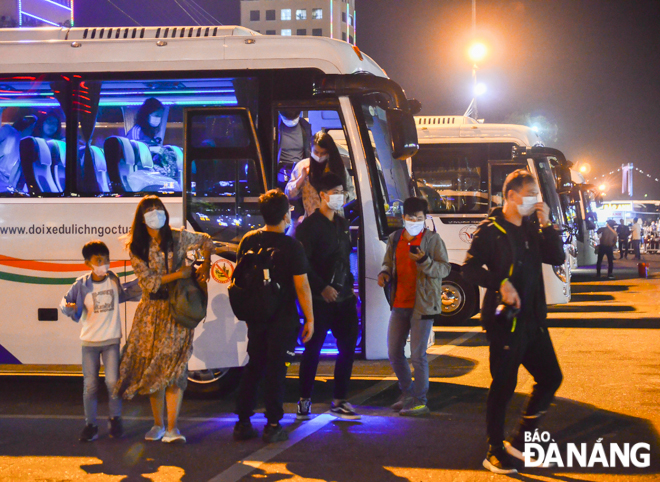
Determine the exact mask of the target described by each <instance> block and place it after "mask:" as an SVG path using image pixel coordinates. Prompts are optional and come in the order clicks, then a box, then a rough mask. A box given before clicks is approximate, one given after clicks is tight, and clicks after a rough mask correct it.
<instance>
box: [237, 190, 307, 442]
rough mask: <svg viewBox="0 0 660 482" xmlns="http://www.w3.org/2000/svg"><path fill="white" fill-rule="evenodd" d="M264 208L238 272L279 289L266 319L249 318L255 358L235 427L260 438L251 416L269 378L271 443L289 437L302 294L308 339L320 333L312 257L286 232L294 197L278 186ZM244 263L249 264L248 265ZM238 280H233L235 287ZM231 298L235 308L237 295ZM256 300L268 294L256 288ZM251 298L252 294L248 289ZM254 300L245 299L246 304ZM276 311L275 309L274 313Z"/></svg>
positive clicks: (242, 435) (243, 247) (267, 436)
mask: <svg viewBox="0 0 660 482" xmlns="http://www.w3.org/2000/svg"><path fill="white" fill-rule="evenodd" d="M259 210H260V211H261V215H262V216H263V218H264V222H265V224H266V226H265V227H263V228H261V229H255V230H253V231H250V232H249V233H247V234H246V235H245V237H243V240H242V241H241V244H240V245H239V247H238V255H237V265H236V270H235V271H234V274H237V272H243V273H244V275H243V278H247V279H250V278H252V279H259V283H260V284H261V285H263V286H266V285H267V286H268V287H269V288H272V289H274V290H276V293H275V295H276V296H275V297H274V298H276V299H277V300H278V301H272V300H271V301H269V303H271V304H272V303H277V305H276V306H272V305H271V306H263V307H262V308H263V313H264V318H263V319H259V317H258V310H257V313H255V312H254V311H253V312H252V316H251V317H250V319H247V320H245V321H246V322H247V327H248V346H247V352H248V355H249V357H250V360H249V361H248V364H247V366H246V367H245V369H244V370H243V378H242V379H241V384H240V387H239V390H238V399H237V401H236V414H237V415H238V422H237V423H236V425H235V426H234V439H235V440H248V439H251V438H255V437H257V436H258V435H259V432H258V431H257V430H255V429H254V428H253V427H252V423H251V422H250V417H251V416H252V415H254V408H255V407H256V404H257V385H258V384H259V381H260V379H261V378H262V376H265V387H264V388H265V389H264V402H265V405H266V419H267V420H268V424H267V425H266V427H265V428H264V433H263V439H264V441H265V442H267V443H270V442H281V441H284V440H288V438H289V436H288V434H287V432H285V431H284V429H283V428H282V426H281V425H280V423H279V422H280V420H281V419H282V417H283V416H284V409H283V408H282V405H283V403H284V382H285V380H286V370H287V364H288V360H289V358H290V356H291V355H292V353H293V350H294V348H295V345H296V339H297V336H298V332H299V330H300V319H299V316H298V309H297V307H296V296H297V298H298V301H299V303H300V306H301V308H302V310H303V313H304V315H305V320H306V322H305V325H304V327H303V331H302V340H303V342H307V341H309V339H310V338H311V337H312V334H313V333H314V313H313V311H312V295H311V291H310V288H309V281H308V279H307V270H308V267H307V258H306V257H305V252H304V250H303V247H302V246H301V245H300V243H299V242H298V241H296V240H295V239H293V238H291V237H290V236H287V235H286V234H284V232H285V230H286V228H287V227H288V226H289V225H290V224H291V211H290V209H289V200H288V198H287V197H286V195H285V194H284V193H283V192H282V191H280V190H279V189H272V190H270V191H268V192H267V193H265V194H263V195H262V196H261V197H260V198H259ZM264 256H267V258H268V262H269V263H270V264H269V268H268V269H264V266H262V265H261V264H258V263H257V261H258V260H259V258H260V257H262V258H263V257H264ZM242 261H246V262H249V263H250V264H248V265H243V264H242ZM234 282H235V278H232V285H233V284H234ZM231 289H232V288H230V300H231V301H232V307H234V304H235V301H236V300H235V299H231V298H232V294H231ZM253 291H254V292H253V295H254V297H255V299H254V300H253V301H252V304H258V303H259V302H263V300H264V298H263V296H262V295H263V293H260V291H259V290H253ZM244 294H245V296H249V293H244ZM249 301H250V300H246V299H243V300H242V302H243V304H245V303H247V302H249ZM270 313H273V314H272V315H271V314H270Z"/></svg>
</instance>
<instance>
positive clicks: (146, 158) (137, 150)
mask: <svg viewBox="0 0 660 482" xmlns="http://www.w3.org/2000/svg"><path fill="white" fill-rule="evenodd" d="M129 142H130V143H131V145H132V146H133V153H134V155H135V165H136V166H137V168H138V169H142V170H151V169H153V168H154V160H153V157H152V156H151V151H150V150H149V147H147V145H146V144H145V143H144V142H140V141H134V140H131V141H129Z"/></svg>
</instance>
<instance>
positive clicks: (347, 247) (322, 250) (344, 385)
mask: <svg viewBox="0 0 660 482" xmlns="http://www.w3.org/2000/svg"><path fill="white" fill-rule="evenodd" d="M342 186H343V185H342V180H341V178H340V177H339V176H337V175H336V174H334V173H332V172H327V173H325V174H324V175H323V176H322V177H321V179H320V181H319V195H320V196H321V207H320V208H319V209H317V210H316V211H315V212H314V213H313V214H312V215H311V216H309V217H308V218H306V219H305V220H304V221H303V222H302V223H301V224H300V226H298V229H297V230H296V238H297V239H298V240H299V241H300V242H301V243H302V245H303V247H304V248H305V254H306V255H307V259H308V261H309V266H310V270H309V271H308V276H309V283H310V286H311V288H312V298H313V299H314V323H315V329H314V336H312V339H311V340H310V341H309V342H308V343H307V344H306V345H305V352H304V353H303V356H302V360H301V362H300V375H299V378H300V401H299V402H298V414H297V417H296V418H297V419H298V420H307V419H309V418H310V413H311V406H312V400H311V398H312V388H313V386H314V379H315V377H316V369H317V367H318V364H319V356H320V353H321V348H322V347H323V342H324V341H325V336H326V334H327V333H328V330H332V334H333V335H334V336H335V338H336V339H337V349H338V351H339V354H338V355H337V360H336V362H335V386H334V398H333V401H332V406H331V408H330V413H332V414H333V415H334V416H336V417H339V418H345V419H349V420H358V419H360V418H361V417H360V415H358V414H357V413H356V412H355V409H354V408H353V407H352V406H351V404H350V403H349V402H348V401H347V400H346V397H347V395H348V382H349V381H350V379H351V373H352V371H353V358H354V356H355V345H356V343H357V337H358V316H357V298H356V297H355V293H354V291H353V274H352V273H351V269H350V254H351V249H352V248H351V238H350V235H349V232H348V222H347V221H346V220H345V219H344V218H343V217H342V216H339V215H338V214H336V213H337V211H338V210H341V208H342V206H343V204H344V188H343V187H342Z"/></svg>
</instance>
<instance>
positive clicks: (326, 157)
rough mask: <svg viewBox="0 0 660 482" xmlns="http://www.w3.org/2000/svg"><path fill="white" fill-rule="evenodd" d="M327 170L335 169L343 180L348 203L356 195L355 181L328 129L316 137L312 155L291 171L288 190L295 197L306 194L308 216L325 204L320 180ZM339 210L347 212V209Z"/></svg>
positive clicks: (306, 213) (313, 141)
mask: <svg viewBox="0 0 660 482" xmlns="http://www.w3.org/2000/svg"><path fill="white" fill-rule="evenodd" d="M326 172H332V173H334V174H336V175H337V176H339V178H340V179H341V180H342V187H343V188H344V192H345V193H346V195H345V197H344V204H346V203H347V202H349V201H352V200H353V199H355V187H354V186H353V181H351V178H350V176H349V174H348V171H347V170H346V167H345V166H344V161H343V160H342V157H341V155H340V154H339V149H337V145H336V144H335V141H334V139H333V138H332V136H331V135H330V134H328V133H327V132H323V131H319V132H317V133H316V135H315V136H314V139H313V140H312V151H311V158H308V159H303V160H302V161H300V162H299V163H297V164H296V166H295V167H294V168H293V172H292V173H291V180H290V181H289V183H288V184H287V185H286V188H285V190H284V193H285V194H286V195H287V197H288V198H289V200H291V201H293V200H295V199H299V198H300V197H301V196H302V201H303V206H304V208H305V217H308V216H310V215H311V214H313V213H314V211H316V210H317V209H318V208H320V207H321V196H320V195H319V185H318V183H319V180H320V179H321V177H322V176H323V174H325V173H326ZM338 212H339V214H340V215H342V216H343V215H344V213H343V209H342V210H340V211H338Z"/></svg>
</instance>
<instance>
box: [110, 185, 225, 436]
mask: <svg viewBox="0 0 660 482" xmlns="http://www.w3.org/2000/svg"><path fill="white" fill-rule="evenodd" d="M126 246H127V248H128V250H129V254H130V258H131V264H132V266H133V269H134V270H135V274H136V275H137V278H138V282H139V284H140V287H141V288H142V299H141V300H140V304H139V305H138V307H137V310H136V311H135V317H134V319H133V327H132V328H131V333H130V334H129V336H128V340H127V342H126V347H125V349H124V350H125V351H124V354H123V356H122V360H121V365H120V367H119V380H118V382H117V385H116V388H115V394H119V395H122V396H123V397H124V398H126V399H131V398H133V396H135V394H139V395H148V396H149V398H150V400H151V410H152V411H153V415H154V426H153V427H152V428H151V430H149V432H148V433H147V434H146V435H145V437H144V438H145V439H146V440H162V441H163V442H166V443H185V441H186V438H185V437H184V436H183V435H181V433H180V432H179V430H178V428H177V418H178V416H179V409H180V408H181V400H182V398H183V392H184V390H185V389H186V385H187V365H188V360H189V359H190V355H191V354H192V348H193V347H192V344H193V334H194V330H191V329H189V328H185V327H183V326H181V325H179V324H177V323H176V322H175V321H174V318H173V317H172V314H171V313H170V307H169V300H168V298H169V297H168V290H167V286H166V285H167V284H168V283H172V282H174V281H176V280H179V279H182V278H189V277H190V276H192V275H193V274H194V275H196V276H197V277H198V279H200V281H206V280H208V277H209V270H210V267H211V266H210V260H211V257H210V253H211V250H212V249H213V243H212V241H211V238H210V237H209V236H208V235H207V234H202V233H196V232H191V231H188V230H186V229H183V228H181V229H171V228H170V226H169V214H168V212H167V210H166V209H165V206H164V205H163V202H162V201H161V200H160V198H159V197H158V196H154V195H150V196H145V197H143V198H142V200H141V201H140V203H139V204H138V207H137V210H136V211H135V217H134V219H133V226H132V228H131V231H130V234H129V235H128V240H127V243H126ZM199 248H201V249H202V252H203V255H204V263H203V264H202V265H201V266H200V267H199V268H198V269H197V272H196V273H193V272H192V267H191V266H187V265H186V263H185V256H186V252H187V251H189V250H195V249H199ZM165 405H167V430H165V424H164V419H163V409H164V408H165Z"/></svg>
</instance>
